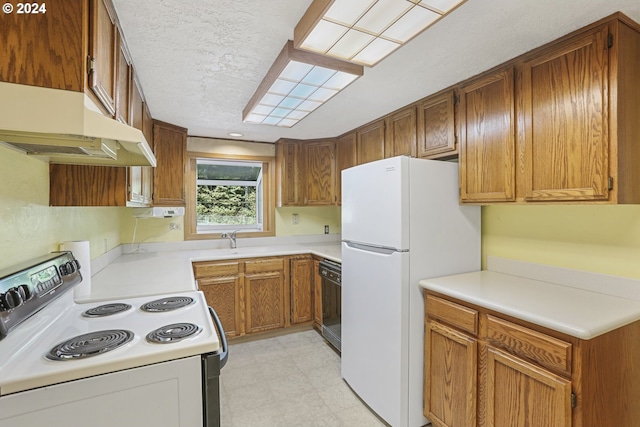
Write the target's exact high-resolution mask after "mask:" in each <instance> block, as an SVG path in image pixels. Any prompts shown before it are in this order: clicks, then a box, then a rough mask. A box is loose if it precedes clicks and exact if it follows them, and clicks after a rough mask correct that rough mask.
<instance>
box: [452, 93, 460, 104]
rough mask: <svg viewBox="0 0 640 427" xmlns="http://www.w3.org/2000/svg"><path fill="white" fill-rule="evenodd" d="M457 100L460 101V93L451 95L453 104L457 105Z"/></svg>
mask: <svg viewBox="0 0 640 427" xmlns="http://www.w3.org/2000/svg"><path fill="white" fill-rule="evenodd" d="M458 102H460V95H456V94H454V95H453V105H458Z"/></svg>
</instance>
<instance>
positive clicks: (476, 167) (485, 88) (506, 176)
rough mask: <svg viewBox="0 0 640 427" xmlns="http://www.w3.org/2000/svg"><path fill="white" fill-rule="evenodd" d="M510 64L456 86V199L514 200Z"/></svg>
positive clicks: (512, 102) (511, 78) (513, 122)
mask: <svg viewBox="0 0 640 427" xmlns="http://www.w3.org/2000/svg"><path fill="white" fill-rule="evenodd" d="M513 75H514V72H513V67H508V68H507V69H504V70H502V71H496V72H491V73H489V74H487V75H483V76H481V77H480V78H478V79H476V80H473V81H471V82H470V83H468V84H466V85H465V86H463V87H462V88H461V89H460V106H459V111H460V131H459V134H460V160H459V161H460V200H461V201H463V202H500V201H510V200H515V152H516V151H515V149H516V147H515V140H516V138H515V106H514V104H515V98H514V78H513Z"/></svg>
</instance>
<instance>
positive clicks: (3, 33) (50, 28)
mask: <svg viewBox="0 0 640 427" xmlns="http://www.w3.org/2000/svg"><path fill="white" fill-rule="evenodd" d="M5 3H7V4H13V5H14V6H15V5H16V4H17V2H3V4H5ZM24 4H25V5H26V4H29V5H32V3H27V2H24ZM38 4H41V5H42V6H45V7H46V9H47V10H46V13H38V14H33V15H31V14H30V15H26V14H24V15H23V14H17V13H16V12H15V11H14V13H10V14H5V13H3V14H2V18H1V19H0V21H1V22H2V24H0V25H1V29H0V81H2V82H8V83H17V84H24V85H30V86H41V87H49V88H53V89H65V90H73V91H76V92H82V91H83V90H84V87H85V79H86V68H85V67H86V65H85V64H86V63H87V58H86V53H85V34H84V32H83V28H84V23H85V20H86V13H87V6H86V3H85V2H84V1H69V0H49V1H47V2H38ZM9 102H11V101H9Z"/></svg>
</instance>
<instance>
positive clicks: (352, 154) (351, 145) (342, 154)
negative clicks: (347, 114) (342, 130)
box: [336, 132, 358, 205]
mask: <svg viewBox="0 0 640 427" xmlns="http://www.w3.org/2000/svg"><path fill="white" fill-rule="evenodd" d="M357 164H358V163H357V157H356V133H355V132H351V133H348V134H346V135H344V136H341V137H340V138H338V139H337V140H336V204H338V205H341V204H342V171H343V170H345V169H348V168H350V167H352V166H355V165H357Z"/></svg>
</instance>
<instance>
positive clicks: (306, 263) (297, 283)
mask: <svg viewBox="0 0 640 427" xmlns="http://www.w3.org/2000/svg"><path fill="white" fill-rule="evenodd" d="M290 263H291V264H290V271H291V324H293V325H297V324H300V323H307V322H311V321H312V320H313V318H314V315H313V283H312V279H313V259H312V258H311V255H303V256H299V257H298V256H296V257H292V258H291V261H290Z"/></svg>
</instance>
